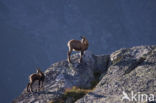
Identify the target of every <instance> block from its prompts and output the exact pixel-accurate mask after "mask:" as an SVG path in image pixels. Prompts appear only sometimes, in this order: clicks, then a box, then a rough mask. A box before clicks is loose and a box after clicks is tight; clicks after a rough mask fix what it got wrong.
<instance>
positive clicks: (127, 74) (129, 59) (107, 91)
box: [76, 46, 156, 103]
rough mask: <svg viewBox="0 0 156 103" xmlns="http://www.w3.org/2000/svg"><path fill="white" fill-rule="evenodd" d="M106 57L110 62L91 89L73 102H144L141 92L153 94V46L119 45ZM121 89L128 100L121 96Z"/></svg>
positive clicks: (155, 57)
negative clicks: (128, 46)
mask: <svg viewBox="0 0 156 103" xmlns="http://www.w3.org/2000/svg"><path fill="white" fill-rule="evenodd" d="M110 58H111V65H110V66H109V68H108V70H107V73H106V74H105V75H104V76H103V78H102V79H101V81H100V82H99V83H98V85H97V86H96V88H95V90H94V91H93V92H91V93H89V94H87V95H86V96H84V97H83V98H81V99H80V100H78V101H77V102H76V103H135V102H136V103H148V102H147V101H146V97H145V96H144V99H142V94H147V95H148V97H150V96H151V95H150V94H153V95H155V96H156V46H140V47H133V48H130V49H120V50H118V51H116V52H114V53H112V54H111V55H110ZM123 91H124V92H125V93H126V94H127V95H128V97H129V99H130V101H129V100H127V99H123V101H122V100H121V99H122V97H123V95H124V94H123ZM132 92H133V93H134V95H136V96H135V98H132V97H131V96H132ZM139 96H140V97H139ZM155 98H156V97H155ZM147 99H149V98H147ZM150 99H151V98H150ZM148 101H149V100H148ZM151 103H153V102H151Z"/></svg>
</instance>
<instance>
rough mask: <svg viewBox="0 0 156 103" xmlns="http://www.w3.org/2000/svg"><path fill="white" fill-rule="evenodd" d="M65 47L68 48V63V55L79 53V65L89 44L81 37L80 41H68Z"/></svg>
mask: <svg viewBox="0 0 156 103" xmlns="http://www.w3.org/2000/svg"><path fill="white" fill-rule="evenodd" d="M67 46H68V48H69V51H68V53H67V57H68V62H69V63H71V60H70V55H71V53H72V51H80V52H81V55H80V61H79V62H80V63H81V62H82V56H83V54H84V51H85V50H87V49H88V46H89V43H88V40H87V39H86V38H85V37H84V36H81V40H70V41H68V43H67Z"/></svg>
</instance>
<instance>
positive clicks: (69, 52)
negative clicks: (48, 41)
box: [67, 48, 72, 63]
mask: <svg viewBox="0 0 156 103" xmlns="http://www.w3.org/2000/svg"><path fill="white" fill-rule="evenodd" d="M71 53H72V49H71V48H69V51H68V54H67V56H68V62H69V63H71V60H70V55H71Z"/></svg>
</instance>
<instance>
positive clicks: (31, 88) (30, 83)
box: [30, 82, 34, 92]
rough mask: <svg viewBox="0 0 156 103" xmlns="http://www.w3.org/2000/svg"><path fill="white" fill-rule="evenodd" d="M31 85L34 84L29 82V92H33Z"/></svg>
mask: <svg viewBox="0 0 156 103" xmlns="http://www.w3.org/2000/svg"><path fill="white" fill-rule="evenodd" d="M33 83H34V82H30V91H31V92H33V90H32V85H33Z"/></svg>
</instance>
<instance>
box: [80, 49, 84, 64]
mask: <svg viewBox="0 0 156 103" xmlns="http://www.w3.org/2000/svg"><path fill="white" fill-rule="evenodd" d="M83 54H84V51H81V55H80V63H81V62H82V56H83Z"/></svg>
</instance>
